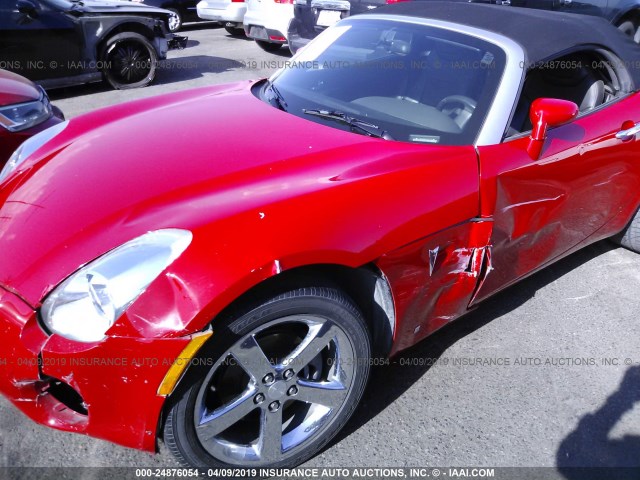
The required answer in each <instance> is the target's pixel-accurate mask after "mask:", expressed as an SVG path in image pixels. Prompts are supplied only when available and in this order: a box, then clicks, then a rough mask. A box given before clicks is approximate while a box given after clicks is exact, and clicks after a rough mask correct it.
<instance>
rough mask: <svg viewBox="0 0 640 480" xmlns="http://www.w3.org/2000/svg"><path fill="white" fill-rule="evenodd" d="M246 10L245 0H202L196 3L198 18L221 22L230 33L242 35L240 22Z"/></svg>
mask: <svg viewBox="0 0 640 480" xmlns="http://www.w3.org/2000/svg"><path fill="white" fill-rule="evenodd" d="M246 12H247V4H246V3H245V0H202V1H201V2H200V3H198V16H199V17H200V18H202V19H204V20H212V21H215V22H220V23H222V24H223V25H224V28H225V30H226V31H227V33H229V34H231V35H244V29H243V27H242V22H243V20H244V15H245V13H246Z"/></svg>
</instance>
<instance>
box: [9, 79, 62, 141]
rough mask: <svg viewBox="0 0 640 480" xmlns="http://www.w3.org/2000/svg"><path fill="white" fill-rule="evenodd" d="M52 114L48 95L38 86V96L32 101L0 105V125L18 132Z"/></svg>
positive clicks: (46, 118)
mask: <svg viewBox="0 0 640 480" xmlns="http://www.w3.org/2000/svg"><path fill="white" fill-rule="evenodd" d="M51 115H53V110H52V108H51V103H50V102H49V97H47V94H46V93H45V91H44V90H42V88H40V98H39V99H38V100H35V101H33V102H26V103H17V104H15V105H9V106H6V107H0V125H2V126H3V127H4V128H6V129H7V130H9V131H10V132H19V131H20V130H26V129H27V128H30V127H33V126H35V125H38V124H39V123H42V122H44V121H45V120H48V119H49V118H50V117H51Z"/></svg>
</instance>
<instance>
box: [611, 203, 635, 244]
mask: <svg viewBox="0 0 640 480" xmlns="http://www.w3.org/2000/svg"><path fill="white" fill-rule="evenodd" d="M614 240H615V241H616V242H617V243H619V244H620V245H622V246H623V247H626V248H628V249H629V250H633V251H634V252H637V253H640V210H638V211H637V212H636V214H635V216H634V217H633V219H632V220H631V223H629V225H627V228H626V229H624V230H623V231H622V233H620V235H618V236H617V237H614Z"/></svg>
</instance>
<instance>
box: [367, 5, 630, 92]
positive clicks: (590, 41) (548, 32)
mask: <svg viewBox="0 0 640 480" xmlns="http://www.w3.org/2000/svg"><path fill="white" fill-rule="evenodd" d="M366 14H387V15H390V14H393V15H404V16H410V17H421V18H430V19H434V20H442V21H447V22H451V23H459V24H462V25H468V26H470V27H475V28H479V29H481V30H488V31H491V32H495V33H498V34H501V35H503V36H505V37H508V38H511V39H512V40H514V41H515V42H517V43H519V44H520V45H521V46H522V48H523V49H524V51H525V56H526V61H527V64H528V65H531V64H534V63H538V62H544V61H546V60H549V59H551V58H554V57H558V56H559V55H558V54H562V53H570V52H571V51H575V50H578V49H580V47H581V46H586V45H591V46H594V45H595V46H599V47H604V48H605V49H607V50H610V51H611V52H613V53H614V54H616V55H617V56H618V57H619V58H620V59H621V60H622V61H623V63H624V65H625V66H626V67H627V70H628V71H629V74H630V75H631V78H632V80H633V83H634V87H635V88H638V87H639V86H640V45H638V44H636V43H634V42H633V40H632V39H631V38H630V37H628V36H626V35H624V34H623V33H622V32H620V31H619V30H618V29H617V28H615V27H614V26H612V25H611V24H609V22H607V21H606V20H605V19H603V18H600V17H593V16H589V15H578V14H573V13H560V12H549V11H544V10H534V9H528V8H521V7H505V6H501V5H488V4H478V3H468V2H466V1H438V0H433V1H414V2H401V3H397V4H394V5H389V6H385V7H381V8H377V9H375V10H371V11H370V12H367V13H366ZM366 14H365V15H366Z"/></svg>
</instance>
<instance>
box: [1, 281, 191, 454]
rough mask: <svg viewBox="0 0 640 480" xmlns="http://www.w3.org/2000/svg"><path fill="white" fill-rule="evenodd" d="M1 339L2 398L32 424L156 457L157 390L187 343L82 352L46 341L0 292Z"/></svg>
mask: <svg viewBox="0 0 640 480" xmlns="http://www.w3.org/2000/svg"><path fill="white" fill-rule="evenodd" d="M0 338H1V339H2V341H1V342H0V392H1V393H2V394H3V395H5V396H6V397H7V398H8V399H9V400H10V401H11V402H12V403H13V404H14V405H15V406H16V407H18V408H19V409H20V410H21V411H22V412H24V413H25V414H26V415H28V416H29V417H30V418H31V419H33V420H34V421H36V422H38V423H41V424H43V425H47V426H50V427H53V428H56V429H60V430H65V431H69V432H77V433H84V434H87V435H91V436H94V437H98V438H102V439H105V440H108V441H111V442H114V443H118V444H120V445H124V446H127V447H133V448H138V449H144V450H148V451H155V449H156V438H157V432H156V430H157V427H158V423H159V419H160V416H161V411H162V407H163V404H164V400H165V398H164V397H163V396H160V395H158V393H157V392H158V388H159V386H160V384H161V383H162V381H163V379H164V377H165V375H166V374H167V372H168V371H169V369H170V367H171V365H172V364H173V362H174V361H175V359H176V358H178V357H179V355H180V352H182V350H183V349H184V348H185V346H186V345H187V344H188V343H189V340H190V337H181V338H170V339H140V338H113V337H108V338H106V339H105V340H103V341H100V342H96V343H91V344H82V343H78V342H72V341H69V340H67V339H64V338H62V337H60V336H57V335H52V336H49V335H47V334H46V333H45V332H44V331H43V330H42V328H41V327H40V325H39V324H38V321H37V313H36V311H34V310H33V309H32V308H31V307H30V306H29V305H27V304H26V303H25V302H24V301H22V300H21V299H20V298H19V297H18V296H17V295H15V294H13V293H10V292H9V291H7V290H6V289H4V288H2V287H0ZM74 392H75V394H74Z"/></svg>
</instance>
